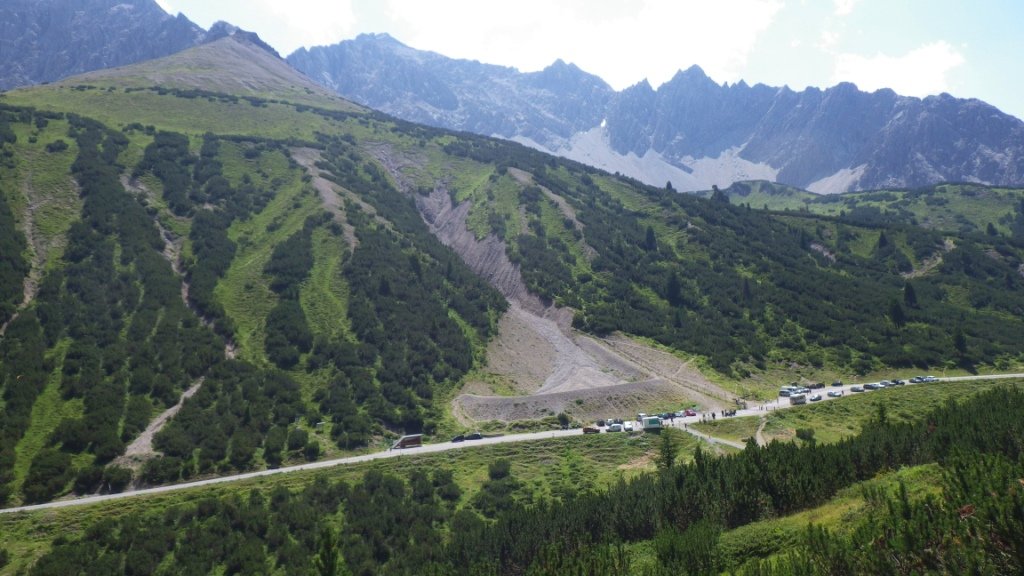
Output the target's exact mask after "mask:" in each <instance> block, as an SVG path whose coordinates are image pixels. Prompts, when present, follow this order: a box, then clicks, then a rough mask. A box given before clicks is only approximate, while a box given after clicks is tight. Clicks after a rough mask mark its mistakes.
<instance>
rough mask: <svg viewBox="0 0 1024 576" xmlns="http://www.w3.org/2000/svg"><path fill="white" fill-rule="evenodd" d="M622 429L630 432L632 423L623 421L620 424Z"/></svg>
mask: <svg viewBox="0 0 1024 576" xmlns="http://www.w3.org/2000/svg"><path fill="white" fill-rule="evenodd" d="M622 430H623V431H625V432H632V431H633V423H632V422H624V423H623V424H622Z"/></svg>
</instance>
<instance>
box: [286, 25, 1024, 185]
mask: <svg viewBox="0 0 1024 576" xmlns="http://www.w3.org/2000/svg"><path fill="white" fill-rule="evenodd" d="M288 62H289V63H291V64H292V65H293V66H295V67H296V68H298V69H299V70H301V71H303V72H305V73H306V74H307V75H308V76H309V77H310V78H313V79H314V80H316V81H317V82H320V83H321V84H323V85H324V86H327V87H329V88H331V89H333V90H337V91H338V92H339V93H340V94H341V95H342V96H345V97H347V98H351V99H353V100H355V101H357V102H360V103H362V104H365V105H367V106H370V107H373V108H377V109H379V110H383V111H385V112H388V113H390V114H394V115H396V116H399V117H401V118H404V119H407V120H411V121H415V122H421V123H426V124H431V125H434V126H440V127H445V128H452V129H457V130H466V131H470V132H476V133H478V134H484V135H495V136H500V137H503V138H507V139H512V140H516V141H519V142H522V143H525V144H528V145H531V146H534V147H536V148H538V149H541V150H544V151H548V152H553V153H556V154H559V155H561V156H565V157H568V158H572V159H574V160H579V161H582V162H585V163H588V164H591V165H594V166H598V167H600V168H604V169H606V170H609V171H613V172H620V173H623V174H626V175H629V176H633V177H636V178H638V179H641V180H643V181H645V182H647V183H649V184H654V185H664V184H665V182H666V181H671V182H672V183H673V185H674V187H675V188H676V189H679V190H697V189H708V188H710V187H711V186H712V185H715V184H717V185H720V186H724V185H728V184H730V183H731V182H733V181H737V180H749V179H766V180H773V181H778V182H782V183H785V184H789V185H793V186H799V187H802V188H806V189H810V190H812V191H815V192H819V193H833V192H843V191H848V190H863V189H871V188H879V187H918V186H924V185H928V184H934V183H937V182H942V181H964V182H977V183H984V184H997V185H1021V184H1024V122H1021V121H1020V120H1019V119H1017V118H1014V117H1013V116H1010V115H1007V114H1004V113H1002V112H1000V111H999V110H997V109H996V108H994V107H992V106H990V105H988V104H986V103H984V102H982V101H979V100H964V99H957V98H953V97H951V96H949V95H948V94H943V95H940V96H930V97H927V98H924V99H921V98H912V97H906V96H900V95H897V94H896V93H895V92H893V91H892V90H879V91H876V92H873V93H867V92H863V91H860V90H858V89H857V87H856V86H854V85H853V84H849V83H842V84H838V85H836V86H833V87H831V88H828V89H826V90H821V89H818V88H808V89H806V90H803V91H801V92H795V91H793V90H790V89H789V88H788V87H782V88H777V87H771V86H765V85H763V84H757V85H754V86H749V85H747V84H746V83H745V82H739V83H737V84H733V85H727V84H722V85H719V84H717V83H715V82H714V81H713V80H712V79H711V78H709V77H708V76H707V75H706V74H705V73H704V71H703V70H701V68H700V67H698V66H691V67H690V68H688V69H687V70H685V71H682V70H681V71H680V72H678V73H677V74H676V75H675V76H674V77H673V78H672V79H671V80H670V81H669V82H666V83H665V84H664V85H662V86H660V87H658V88H657V89H655V88H653V87H652V86H651V85H650V84H649V83H648V82H646V81H644V82H641V83H639V84H636V85H634V86H632V87H630V88H627V89H625V90H622V91H619V92H616V91H615V90H613V89H612V88H611V87H610V86H608V84H606V83H605V82H604V81H603V80H601V79H600V78H598V77H596V76H593V75H591V74H588V73H586V72H584V71H582V70H580V69H579V68H577V67H575V66H573V65H571V64H566V63H564V62H562V61H557V62H555V63H554V64H552V65H551V66H550V67H549V68H547V69H545V70H543V71H541V72H534V73H522V72H519V71H518V70H516V69H513V68H507V67H502V66H493V65H487V64H481V63H479V62H475V61H468V60H456V59H451V58H446V57H444V56H441V55H439V54H436V53H433V52H422V51H419V50H415V49H413V48H410V47H408V46H405V45H403V44H401V43H400V42H398V41H397V40H395V39H394V38H391V37H390V36H386V35H363V36H360V37H358V38H356V39H355V40H350V41H345V42H341V43H340V44H335V45H333V46H327V47H317V48H312V49H309V50H306V49H302V50H299V51H297V52H295V53H294V54H292V55H290V56H289V57H288Z"/></svg>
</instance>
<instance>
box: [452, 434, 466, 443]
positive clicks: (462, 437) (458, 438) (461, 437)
mask: <svg viewBox="0 0 1024 576" xmlns="http://www.w3.org/2000/svg"><path fill="white" fill-rule="evenodd" d="M465 441H466V435H465V434H459V435H458V436H456V437H454V438H452V442H465Z"/></svg>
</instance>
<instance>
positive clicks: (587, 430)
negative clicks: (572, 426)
mask: <svg viewBox="0 0 1024 576" xmlns="http://www.w3.org/2000/svg"><path fill="white" fill-rule="evenodd" d="M583 433H584V434H600V433H601V429H600V428H594V427H593V426H586V427H584V428H583Z"/></svg>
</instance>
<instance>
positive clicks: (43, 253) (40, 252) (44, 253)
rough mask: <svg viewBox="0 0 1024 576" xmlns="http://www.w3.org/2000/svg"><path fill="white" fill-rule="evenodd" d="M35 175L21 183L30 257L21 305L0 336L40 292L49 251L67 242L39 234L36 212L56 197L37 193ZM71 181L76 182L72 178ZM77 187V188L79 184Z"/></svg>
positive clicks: (23, 231) (0, 329)
mask: <svg viewBox="0 0 1024 576" xmlns="http://www.w3.org/2000/svg"><path fill="white" fill-rule="evenodd" d="M29 164H31V163H29ZM33 174H34V172H33V171H32V169H31V168H30V169H29V172H28V174H27V175H26V176H25V177H24V178H23V179H22V182H21V193H22V195H23V196H24V198H25V211H24V212H23V213H22V230H21V231H22V234H24V235H25V243H26V245H27V246H28V251H29V257H30V262H29V271H28V274H27V275H26V276H25V279H24V281H23V282H22V299H21V304H19V305H18V309H17V311H15V313H14V314H12V315H11V317H10V319H8V320H7V322H5V323H4V324H2V325H0V336H3V335H4V333H6V332H7V327H8V326H9V325H10V323H11V322H13V321H14V320H15V319H16V318H17V317H18V314H19V313H20V312H21V311H22V310H24V309H25V308H27V307H28V306H29V305H30V304H32V302H33V301H34V300H35V299H36V295H37V294H38V293H39V282H40V280H42V277H43V270H44V269H45V268H46V263H47V261H48V259H49V257H50V254H51V253H52V252H53V251H54V250H56V249H58V248H60V247H61V246H62V245H63V244H64V243H65V242H67V239H66V238H65V237H64V236H63V235H58V236H54V237H53V238H51V239H50V240H49V242H47V241H46V240H45V239H44V235H41V234H38V232H37V223H36V222H37V216H36V214H37V213H38V212H39V210H40V209H41V208H43V207H44V206H46V205H47V204H50V203H52V202H53V200H52V199H47V198H42V197H40V195H38V194H37V193H36V190H35V189H34V188H33V187H32V185H31V182H32V179H33ZM72 183H74V181H73V180H72ZM75 188H76V189H77V184H76V185H75Z"/></svg>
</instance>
